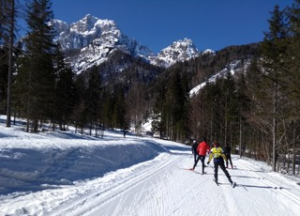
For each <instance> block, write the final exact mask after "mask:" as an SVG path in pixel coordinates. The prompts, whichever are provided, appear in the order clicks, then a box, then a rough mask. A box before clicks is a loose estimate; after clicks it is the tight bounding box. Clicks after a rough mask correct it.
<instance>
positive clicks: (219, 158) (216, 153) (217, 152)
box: [207, 141, 235, 186]
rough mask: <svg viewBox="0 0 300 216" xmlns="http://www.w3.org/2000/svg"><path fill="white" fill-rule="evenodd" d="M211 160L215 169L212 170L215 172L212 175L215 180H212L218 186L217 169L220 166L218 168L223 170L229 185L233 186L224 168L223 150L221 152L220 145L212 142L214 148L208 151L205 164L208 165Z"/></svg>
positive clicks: (224, 157)
mask: <svg viewBox="0 0 300 216" xmlns="http://www.w3.org/2000/svg"><path fill="white" fill-rule="evenodd" d="M212 158H213V159H214V167H215V170H214V171H215V173H214V177H215V179H214V181H215V182H216V183H217V184H218V167H219V166H220V168H221V169H222V170H223V172H224V173H225V175H226V177H227V178H228V180H229V182H230V184H231V185H232V186H235V183H234V182H233V181H232V180H231V177H230V175H229V173H228V171H227V170H226V168H225V164H224V160H225V161H226V160H227V158H226V156H225V154H224V153H223V150H222V148H221V147H220V145H219V143H218V142H217V141H214V147H213V148H212V149H211V151H210V155H209V159H208V162H207V164H209V163H210V161H211V160H212Z"/></svg>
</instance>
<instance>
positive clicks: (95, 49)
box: [50, 14, 213, 73]
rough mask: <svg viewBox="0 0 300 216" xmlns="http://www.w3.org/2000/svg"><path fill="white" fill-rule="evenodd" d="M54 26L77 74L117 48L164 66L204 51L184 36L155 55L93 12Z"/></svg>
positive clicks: (59, 21) (98, 62) (55, 20)
mask: <svg viewBox="0 0 300 216" xmlns="http://www.w3.org/2000/svg"><path fill="white" fill-rule="evenodd" d="M50 25H52V26H53V28H54V30H55V32H56V37H55V40H56V41H59V43H60V44H61V47H62V50H63V51H64V53H65V54H66V59H67V61H68V62H70V63H71V67H72V68H73V70H74V72H75V73H81V72H82V71H84V70H86V69H88V68H90V67H92V66H93V65H100V64H101V63H103V62H105V61H107V59H108V58H109V56H110V54H111V53H112V52H114V51H116V50H121V51H122V52H124V53H127V54H130V55H132V56H133V57H139V58H143V59H144V60H145V61H147V62H149V63H150V64H152V65H155V66H159V67H163V68H168V67H170V66H171V65H173V64H175V63H177V62H178V61H186V60H190V59H192V58H196V57H198V56H199V55H200V54H201V53H202V52H200V51H199V50H198V49H197V48H196V46H195V45H194V43H193V42H192V40H191V39H187V38H184V39H183V40H178V41H174V42H173V43H172V44H171V45H170V46H168V47H166V48H164V49H162V50H161V51H160V52H159V53H158V54H154V53H153V52H152V51H151V49H150V48H148V47H147V46H145V45H142V44H140V43H139V42H138V41H136V40H135V39H133V38H131V37H129V36H127V35H125V34H124V33H123V32H122V31H121V30H120V28H119V27H118V25H117V24H116V23H115V22H114V21H113V20H108V19H99V18H97V17H94V16H92V15H90V14H87V15H86V16H85V17H83V18H82V19H80V20H78V21H76V22H73V23H71V24H67V23H66V22H64V21H62V20H58V19H54V20H52V21H51V23H50ZM211 52H213V51H211Z"/></svg>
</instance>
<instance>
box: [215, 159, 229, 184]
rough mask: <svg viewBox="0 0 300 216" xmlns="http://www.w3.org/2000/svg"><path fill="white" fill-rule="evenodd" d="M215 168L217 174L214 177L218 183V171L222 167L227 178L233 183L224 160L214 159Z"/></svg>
mask: <svg viewBox="0 0 300 216" xmlns="http://www.w3.org/2000/svg"><path fill="white" fill-rule="evenodd" d="M214 166H215V173H214V176H215V180H216V182H218V169H219V167H220V168H221V170H222V171H223V172H224V174H225V175H226V177H227V178H228V181H229V182H230V183H232V181H231V177H230V175H229V173H228V171H227V170H226V168H225V164H224V160H223V158H215V159H214Z"/></svg>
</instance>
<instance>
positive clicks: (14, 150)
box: [0, 117, 300, 216]
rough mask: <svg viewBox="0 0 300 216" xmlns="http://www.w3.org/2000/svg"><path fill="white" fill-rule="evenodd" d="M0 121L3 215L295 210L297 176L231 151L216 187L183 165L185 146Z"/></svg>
mask: <svg viewBox="0 0 300 216" xmlns="http://www.w3.org/2000/svg"><path fill="white" fill-rule="evenodd" d="M23 129H24V126H12V127H11V128H6V127H5V123H4V119H3V117H2V119H1V122H0V194H1V196H0V215H1V216H2V215H14V216H15V215H20V216H21V215H22V216H23V215H61V216H66V215H68V216H69V215H78V216H79V215H80V216H81V215H89V216H91V215H94V216H99V215H101V216H102V215H107V216H113V215H115V216H120V215H124V216H125V215H126V216H129V215H141V216H145V215H146V216H147V215H149V216H150V215H151V216H153V215H157V216H163V215H178V216H179V215H182V216H183V215H184V216H186V215H210V216H212V215H218V216H219V215H265V216H267V215H272V216H274V215H291V216H292V215H298V214H299V212H300V186H299V185H297V183H298V184H299V179H297V178H293V179H292V178H291V177H289V178H287V176H283V175H281V174H279V173H273V172H271V168H270V167H268V166H266V165H265V164H264V163H262V162H257V161H253V160H250V159H246V158H243V159H240V158H239V157H238V156H237V155H233V163H234V165H235V166H236V169H228V171H229V173H230V174H231V176H232V179H233V181H235V182H237V187H236V188H232V187H231V186H230V185H229V183H228V181H227V179H226V177H225V176H224V174H223V173H222V171H221V170H220V171H219V182H220V183H221V185H220V186H217V185H216V184H215V183H214V182H213V180H212V179H213V168H212V167H211V165H209V166H208V167H207V168H206V171H207V174H205V175H201V174H200V170H201V168H200V166H197V167H196V171H195V172H192V171H188V170H185V169H186V168H190V167H191V166H192V165H193V158H192V154H191V150H190V147H188V146H185V145H183V144H178V143H175V142H171V141H166V140H160V139H155V138H151V137H135V136H134V135H132V134H130V133H128V134H127V135H126V137H123V133H122V132H118V131H114V132H112V131H105V133H104V138H100V137H95V136H88V135H79V134H75V133H74V131H73V129H72V128H69V129H70V130H69V131H67V132H64V133H62V132H58V131H57V132H52V131H48V132H44V133H39V134H33V133H25V132H23Z"/></svg>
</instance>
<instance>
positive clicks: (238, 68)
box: [190, 59, 251, 97]
mask: <svg viewBox="0 0 300 216" xmlns="http://www.w3.org/2000/svg"><path fill="white" fill-rule="evenodd" d="M250 64H251V59H246V60H244V61H242V60H234V61H232V62H230V63H229V64H228V65H227V66H226V67H225V68H223V69H222V70H221V71H219V72H218V73H216V74H215V75H213V76H211V77H210V78H209V79H208V80H207V81H208V82H209V83H214V82H216V80H217V79H220V78H224V79H225V78H226V73H228V72H229V73H231V74H232V75H236V74H238V73H242V72H244V71H246V69H247V68H248V67H249V66H250ZM205 86H206V82H202V83H200V84H199V85H197V86H195V87H194V88H192V89H191V90H190V96H191V97H193V96H195V95H197V94H198V93H199V91H200V90H201V89H202V88H203V87H205Z"/></svg>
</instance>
